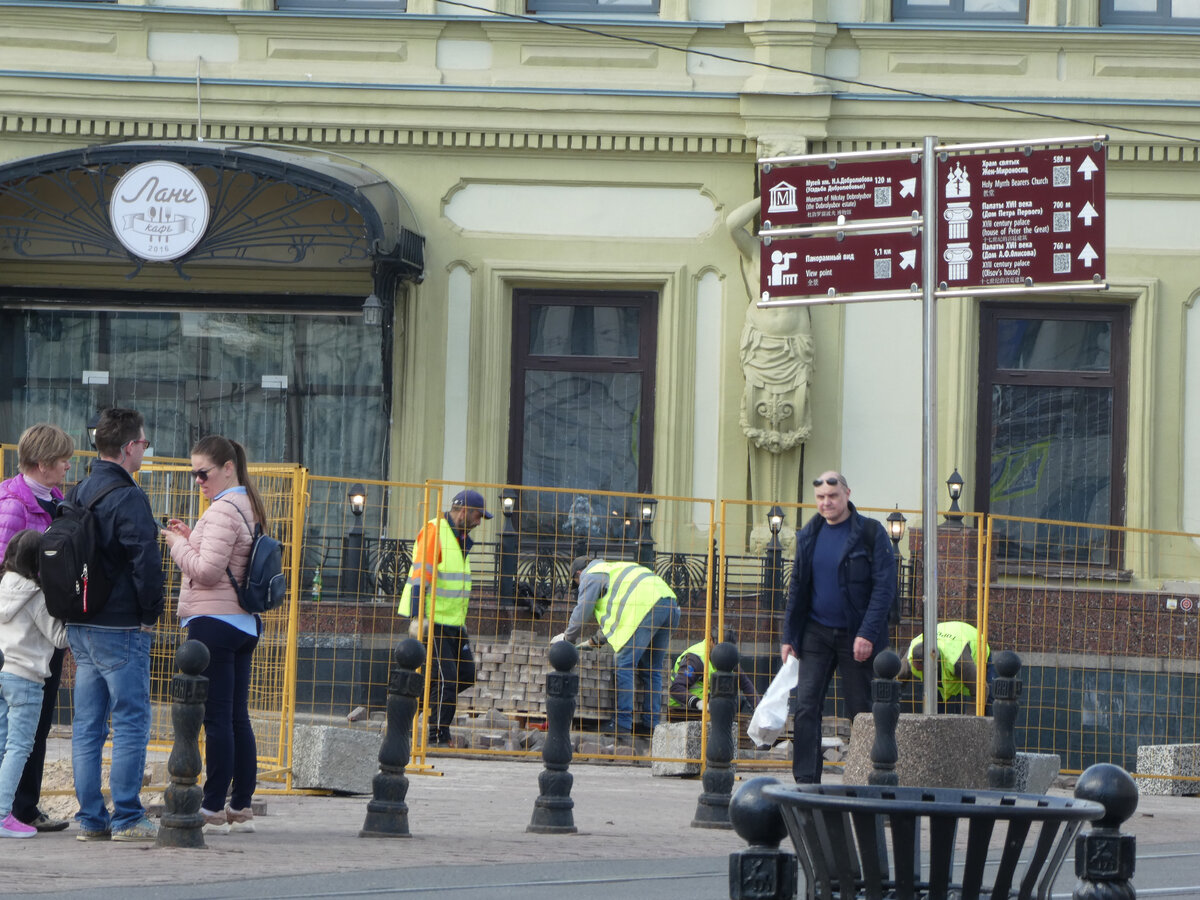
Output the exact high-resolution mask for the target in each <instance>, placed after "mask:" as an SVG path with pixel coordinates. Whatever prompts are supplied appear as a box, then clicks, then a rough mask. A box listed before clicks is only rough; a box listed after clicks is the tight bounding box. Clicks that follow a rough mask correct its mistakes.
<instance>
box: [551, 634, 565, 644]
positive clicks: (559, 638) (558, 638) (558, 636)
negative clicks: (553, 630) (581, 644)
mask: <svg viewBox="0 0 1200 900" xmlns="http://www.w3.org/2000/svg"><path fill="white" fill-rule="evenodd" d="M566 639H567V633H566V632H565V631H562V632H559V633H558V634H556V635H555V636H554V637H552V638H550V643H551V644H557V643H558V642H559V641H565V640H566Z"/></svg>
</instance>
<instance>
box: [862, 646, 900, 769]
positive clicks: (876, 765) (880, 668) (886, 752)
mask: <svg viewBox="0 0 1200 900" xmlns="http://www.w3.org/2000/svg"><path fill="white" fill-rule="evenodd" d="M899 674H900V657H899V656H897V655H896V654H895V653H894V652H893V651H891V650H884V651H883V652H882V653H880V654H879V655H877V656H876V657H875V680H874V681H872V682H871V701H872V704H871V715H872V716H874V717H875V742H874V743H873V744H872V745H871V774H870V775H868V776H867V784H878V785H882V786H884V787H896V786H897V785H898V784H900V776H899V775H897V774H896V761H897V760H898V759H899V758H900V748H899V747H898V746H897V745H896V723H897V722H899V721H900V682H898V681H897V680H896V676H897V675H899Z"/></svg>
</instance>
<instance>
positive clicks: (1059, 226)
mask: <svg viewBox="0 0 1200 900" xmlns="http://www.w3.org/2000/svg"><path fill="white" fill-rule="evenodd" d="M1054 230H1055V231H1070V230H1071V213H1070V211H1066V212H1056V213H1055V214H1054Z"/></svg>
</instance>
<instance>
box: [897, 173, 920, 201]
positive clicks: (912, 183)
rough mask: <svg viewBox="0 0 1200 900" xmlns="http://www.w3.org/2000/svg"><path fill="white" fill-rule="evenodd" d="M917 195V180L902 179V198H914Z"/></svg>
mask: <svg viewBox="0 0 1200 900" xmlns="http://www.w3.org/2000/svg"><path fill="white" fill-rule="evenodd" d="M916 193H917V179H915V178H901V179H900V196H901V197H912V196H913V195H914V194H916Z"/></svg>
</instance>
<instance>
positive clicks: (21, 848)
mask: <svg viewBox="0 0 1200 900" xmlns="http://www.w3.org/2000/svg"><path fill="white" fill-rule="evenodd" d="M56 743H57V742H56ZM56 749H57V751H58V753H59V754H60V755H61V754H62V752H63V748H62V747H58V748H56ZM67 753H68V754H69V750H68V751H67ZM431 763H432V765H433V769H432V770H431V772H430V774H415V773H411V772H410V773H409V789H408V795H407V798H406V799H407V803H408V808H409V811H408V825H409V830H410V832H411V835H412V836H411V837H410V838H408V839H394V840H388V839H364V838H360V837H358V831H359V829H360V828H361V827H362V824H363V820H364V817H365V815H366V806H367V802H368V799H369V798H368V797H366V796H283V795H274V794H270V793H269V792H265V791H263V792H260V793H259V795H257V796H258V799H260V800H263V801H265V803H266V815H262V816H259V817H258V818H257V819H256V826H257V831H256V832H255V833H254V834H232V835H207V836H206V838H205V840H206V843H207V849H206V850H173V849H158V848H155V847H154V846H153V845H152V844H147V845H138V844H114V843H81V842H78V841H76V840H75V835H76V834H77V826H76V825H75V824H74V823H72V825H71V827H70V828H69V829H68V830H66V831H64V832H59V833H56V834H41V835H38V836H37V837H35V838H32V839H29V840H21V841H17V840H8V841H4V842H3V844H2V845H0V857H2V860H3V862H2V864H0V870H2V872H3V876H2V878H0V897H22V896H26V897H27V896H30V895H36V894H44V895H59V894H64V893H70V892H73V891H83V890H85V889H87V890H90V891H94V890H95V889H97V888H119V887H128V888H131V890H130V891H128V892H126V893H127V894H128V895H129V896H133V895H135V893H136V889H142V888H149V887H152V886H155V885H161V886H164V887H166V886H175V887H176V888H178V887H179V886H183V885H193V886H197V887H198V886H200V885H206V886H207V889H204V888H199V889H198V892H194V893H192V894H191V895H190V896H196V897H213V896H242V895H256V893H255V891H254V890H253V889H252V888H249V887H247V886H245V885H239V886H237V887H236V888H235V887H233V886H230V889H215V890H214V889H213V885H212V882H213V881H214V880H215V881H245V880H248V879H256V878H280V877H282V876H297V875H308V876H314V877H313V879H311V880H310V882H309V887H310V888H311V890H308V891H307V892H305V891H303V890H300V889H299V888H297V889H296V891H295V892H294V893H289V894H286V896H297V897H300V896H329V895H330V893H331V892H330V890H329V889H328V888H327V887H320V886H319V885H328V884H329V880H328V879H326V878H318V877H317V876H328V875H336V874H338V873H343V874H345V875H346V876H347V883H350V882H353V881H356V880H363V879H365V880H370V878H371V877H372V875H373V874H375V875H377V876H378V877H379V878H382V877H383V870H411V872H412V876H413V877H414V878H425V877H427V875H428V867H431V866H447V867H458V868H459V869H460V872H459V874H460V875H462V877H464V878H468V879H469V877H470V875H469V873H468V869H472V868H477V867H482V866H501V865H504V864H518V865H519V864H528V865H529V866H530V867H531V869H530V870H531V871H533V868H532V867H533V864H546V863H552V864H554V863H559V864H562V865H563V866H564V872H565V871H566V867H568V866H569V865H577V864H587V863H589V862H594V861H603V860H609V861H615V860H629V861H634V860H638V861H644V860H679V861H682V860H685V859H697V860H699V859H702V860H704V864H703V866H698V868H697V869H696V871H699V870H700V869H703V870H704V871H705V872H706V873H707V876H706V877H708V878H709V879H710V881H709V888H710V889H713V887H714V886H715V889H716V890H717V891H718V893H717V894H716V895H715V896H721V894H720V890H721V885H722V879H723V877H724V876H723V874H722V871H723V869H722V866H723V862H722V861H723V860H724V859H725V858H726V857H727V856H728V854H729V853H730V852H731V851H734V850H738V849H741V848H742V846H744V845H743V844H742V843H741V841H740V839H739V838H738V837H737V835H736V834H735V833H734V832H732V831H724V830H711V829H701V828H692V827H691V821H692V818H693V816H694V814H695V811H696V804H697V800H698V798H699V795H700V792H701V790H702V785H701V782H700V781H699V779H694V778H692V779H680V778H670V777H666V778H662V777H660V778H656V777H653V776H652V775H651V774H650V769H649V768H647V767H638V766H615V765H582V764H577V765H573V766H572V767H571V772H572V775H573V776H574V784H573V786H572V790H571V797H572V799H573V801H574V804H575V805H574V810H573V817H574V822H575V825H576V827H577V828H578V833H577V834H572V835H540V834H529V833H527V832H526V831H525V828H526V826H527V825H528V824H529V822H530V817H531V815H532V813H533V807H534V801H535V800H536V798H537V796H538V790H539V788H538V775H539V774H540V773H541V771H542V766H541V764H540V762H532V761H530V762H521V761H512V760H509V759H504V760H497V759H478V758H458V757H434V758H433V759H432V760H431ZM746 774H747V775H751V774H754V773H749V772H748V773H746ZM770 774H774V775H775V776H776V777H778V778H780V780H781V781H786V780H787V773H786V772H785V771H783V770H780V771H777V772H773V773H770ZM831 780H836V778H834V779H831ZM1056 792H1059V791H1058V790H1057V789H1056ZM1062 792H1063V793H1065V791H1062ZM68 799H69V798H68ZM1198 810H1200V798H1187V797H1149V796H1147V797H1143V798H1142V799H1141V803H1140V805H1139V808H1138V811H1137V812H1136V813H1135V814H1134V817H1133V818H1132V819H1131V820H1130V822H1129V823H1127V826H1126V828H1125V830H1126V831H1127V832H1129V833H1132V834H1135V835H1136V836H1137V839H1138V859H1139V874H1140V875H1142V876H1143V877H1140V878H1138V879H1135V884H1137V885H1138V886H1139V887H1141V886H1142V881H1143V878H1145V879H1147V883H1146V884H1145V886H1146V887H1149V886H1150V884H1149V880H1151V879H1152V875H1151V872H1152V869H1153V865H1154V860H1157V859H1163V860H1178V861H1179V862H1180V863H1181V867H1182V868H1181V870H1180V875H1179V876H1178V877H1174V876H1173V878H1172V879H1171V880H1170V882H1169V883H1171V884H1174V885H1176V886H1178V885H1182V884H1185V883H1189V884H1190V883H1194V882H1200V878H1192V877H1191V874H1190V872H1191V862H1190V860H1194V859H1196V854H1195V853H1194V852H1193V840H1192V837H1191V836H1192V834H1193V833H1194V831H1195V829H1196V824H1195V823H1196V822H1197V821H1200V818H1198V817H1197V811H1198ZM577 867H578V865H577ZM636 868H637V867H636V866H633V864H632V863H631V864H630V871H631V872H632V871H633V870H634V869H636ZM643 868H644V867H643ZM619 869H620V867H611V866H610V867H608V868H607V869H606V871H607V872H609V873H611V872H613V871H619ZM1070 869H1071V861H1070V860H1068V861H1067V864H1066V865H1065V866H1064V873H1063V875H1064V877H1068V876H1069V874H1070ZM418 870H424V872H425V873H426V874H425V875H421V876H418V874H417V871H418ZM539 871H542V872H543V873H544V871H545V870H544V869H541V870H539ZM551 871H553V870H551ZM673 877H674V876H673ZM397 878H399V879H400V880H404V876H403V872H399V873H398V874H397V875H396V876H395V877H389V878H388V879H387V882H388V883H389V884H395V883H396V879H397ZM1189 878H1190V879H1191V880H1190V881H1189V880H1188V879H1189ZM1180 879H1182V880H1180ZM1062 883H1063V881H1062V879H1060V884H1062ZM1155 883H1162V882H1158V881H1156V882H1155ZM1067 884H1069V880H1068V881H1067ZM679 887H680V888H683V887H684V885H679ZM1196 891H1197V893H1196V896H1200V888H1197V889H1196ZM405 892H406V893H418V894H419V893H420V887H419V886H418V885H414V886H413V887H411V888H408V889H406V890H405ZM618 893H619V892H618ZM1057 895H1058V894H1057V892H1056V896H1057ZM1067 895H1069V888H1068V894H1067ZM1173 895H1174V896H1186V894H1173ZM164 896H166V894H165V892H164ZM171 896H185V894H179V893H178V892H176V893H174V894H172V895H171ZM272 896H284V895H282V894H273V895H272Z"/></svg>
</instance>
